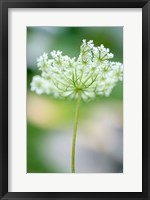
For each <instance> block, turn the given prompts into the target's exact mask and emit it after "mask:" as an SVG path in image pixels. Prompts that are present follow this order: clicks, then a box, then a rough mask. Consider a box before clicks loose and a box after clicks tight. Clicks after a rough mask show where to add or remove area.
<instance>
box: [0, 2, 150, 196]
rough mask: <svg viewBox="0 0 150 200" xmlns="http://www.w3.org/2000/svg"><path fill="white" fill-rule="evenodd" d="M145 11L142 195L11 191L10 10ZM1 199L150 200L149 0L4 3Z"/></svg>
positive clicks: (0, 18)
mask: <svg viewBox="0 0 150 200" xmlns="http://www.w3.org/2000/svg"><path fill="white" fill-rule="evenodd" d="M9 8H142V192H108V193H105V192H95V193H92V192H89V193H85V192H76V193H71V192H59V193H55V192H38V193H36V192H9V191H8V117H9V116H8V98H9V94H8V81H9V79H8V70H9V68H8V9H9ZM0 44H1V48H0V111H1V112H0V198H1V199H13V200H14V199H18V200H19V199H22V200H25V199H28V200H30V199H39V200H40V199H41V200H42V199H54V198H55V199H66V198H68V199H83V198H87V199H94V198H98V199H105V200H108V199H122V200H127V199H128V200H129V199H134V200H135V199H137V200H148V199H150V190H149V189H148V188H150V143H149V141H150V133H149V131H150V129H149V119H150V118H149V113H150V112H149V105H148V103H149V100H150V98H149V96H150V87H149V77H150V59H149V57H150V54H149V53H150V1H149V0H0Z"/></svg>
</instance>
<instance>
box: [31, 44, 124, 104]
mask: <svg viewBox="0 0 150 200" xmlns="http://www.w3.org/2000/svg"><path fill="white" fill-rule="evenodd" d="M50 54H51V58H49V56H48V54H47V53H44V54H43V55H42V56H40V57H39V58H38V59H37V67H38V69H39V70H40V71H41V76H34V77H33V79H32V82H31V90H32V91H35V92H36V93H37V94H42V93H46V94H50V95H53V96H54V97H58V98H62V97H69V98H71V99H77V98H78V96H79V95H80V97H81V99H82V100H84V101H86V100H90V99H92V98H94V97H95V96H96V95H105V96H109V95H110V93H111V91H112V89H113V87H114V86H115V85H116V83H117V81H119V80H120V81H122V78H123V65H122V63H120V62H112V61H111V59H112V58H113V54H112V53H110V51H109V49H108V48H105V47H104V46H103V45H100V46H98V47H94V44H93V41H92V40H90V41H88V42H86V40H83V42H82V45H81V46H80V54H79V57H78V58H70V57H69V56H64V55H62V52H61V51H52V52H51V53H50Z"/></svg>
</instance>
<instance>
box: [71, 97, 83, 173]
mask: <svg viewBox="0 0 150 200" xmlns="http://www.w3.org/2000/svg"><path fill="white" fill-rule="evenodd" d="M80 102H81V95H80V93H78V99H77V105H76V110H75V119H74V131H73V138H72V158H71V169H72V173H75V151H76V136H77V128H78V120H79V108H80Z"/></svg>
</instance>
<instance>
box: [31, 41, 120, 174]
mask: <svg viewBox="0 0 150 200" xmlns="http://www.w3.org/2000/svg"><path fill="white" fill-rule="evenodd" d="M50 55H51V57H50V58H49V56H48V54H47V53H44V54H43V55H42V56H40V57H39V58H38V59H37V67H38V69H39V70H40V71H41V75H40V76H39V75H38V76H34V77H33V79H32V82H31V91H35V92H36V93H37V94H39V95H40V94H43V93H45V94H48V95H52V96H54V97H57V98H66V97H68V98H70V99H77V107H76V111H75V122H74V131H73V140H72V160H71V168H72V173H74V172H75V147H76V133H77V127H78V116H79V107H80V102H81V100H83V101H88V100H91V99H94V98H95V97H96V96H97V95H104V96H109V95H110V93H111V91H112V89H113V87H114V86H115V85H116V83H117V82H118V81H122V80H123V65H122V63H120V62H113V61H111V59H112V58H113V57H114V55H113V54H112V53H111V52H110V50H109V49H108V48H105V47H104V45H102V44H101V45H100V46H98V47H95V46H94V44H93V41H92V40H90V41H88V42H86V40H83V42H82V44H81V46H80V54H79V56H78V58H75V57H74V58H70V57H69V56H67V55H63V53H62V51H55V50H54V51H52V52H51V53H50Z"/></svg>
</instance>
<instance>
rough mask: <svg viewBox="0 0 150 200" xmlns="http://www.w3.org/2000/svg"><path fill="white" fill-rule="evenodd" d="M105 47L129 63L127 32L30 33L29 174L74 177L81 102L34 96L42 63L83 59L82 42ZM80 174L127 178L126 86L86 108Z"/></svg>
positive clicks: (53, 29) (58, 29)
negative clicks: (55, 56) (58, 56)
mask: <svg viewBox="0 0 150 200" xmlns="http://www.w3.org/2000/svg"><path fill="white" fill-rule="evenodd" d="M83 39H86V40H93V41H94V44H95V46H98V45H100V44H104V46H105V47H107V48H110V51H111V52H112V53H113V54H114V58H113V61H119V62H123V28H122V27H42V26H41V27H27V172H28V173H71V145H72V135H73V122H74V112H75V105H76V102H74V101H69V100H67V101H66V100H59V99H54V98H52V97H51V96H48V95H40V96H39V95H36V94H35V93H33V92H31V91H30V83H31V80H32V77H33V76H34V75H37V74H40V73H39V71H38V69H37V67H36V59H37V57H39V56H40V55H42V54H43V53H44V52H47V53H50V51H52V50H61V51H63V54H64V55H69V56H70V57H75V56H78V55H79V51H80V45H81V43H82V40H83ZM76 144H77V146H76V172H77V173H97V172H98V173H122V172H123V83H122V82H118V84H117V85H116V87H115V88H114V89H113V92H112V93H111V95H110V97H97V98H96V99H95V100H93V101H91V102H88V103H83V102H82V104H81V107H80V117H79V126H78V132H77V142H76Z"/></svg>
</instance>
